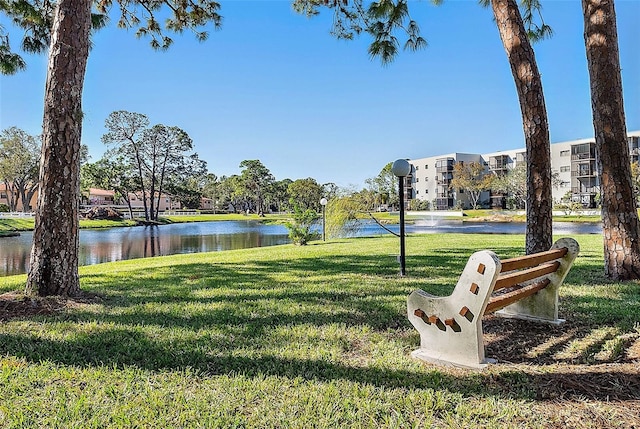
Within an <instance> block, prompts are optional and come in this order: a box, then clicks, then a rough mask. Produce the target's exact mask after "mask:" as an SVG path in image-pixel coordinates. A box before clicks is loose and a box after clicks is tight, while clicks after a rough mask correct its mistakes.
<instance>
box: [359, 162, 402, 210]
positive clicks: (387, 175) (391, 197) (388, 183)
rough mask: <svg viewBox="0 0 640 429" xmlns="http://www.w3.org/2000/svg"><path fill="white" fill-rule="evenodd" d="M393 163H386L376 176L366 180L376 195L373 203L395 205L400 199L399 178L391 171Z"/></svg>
mask: <svg viewBox="0 0 640 429" xmlns="http://www.w3.org/2000/svg"><path fill="white" fill-rule="evenodd" d="M391 165H392V163H391V162H390V163H388V164H386V165H385V166H384V167H383V168H382V170H380V173H378V175H377V176H376V177H374V178H371V179H367V180H365V183H366V185H367V186H368V187H369V190H370V191H371V192H372V193H373V195H374V196H375V197H374V199H373V201H372V203H373V204H376V205H380V204H388V205H395V204H397V203H398V202H399V201H400V196H399V195H398V178H397V177H396V176H395V175H394V174H393V171H391Z"/></svg>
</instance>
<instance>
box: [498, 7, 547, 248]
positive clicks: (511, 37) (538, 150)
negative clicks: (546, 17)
mask: <svg viewBox="0 0 640 429" xmlns="http://www.w3.org/2000/svg"><path fill="white" fill-rule="evenodd" d="M491 8H492V10H493V15H494V18H495V20H496V24H497V26H498V30H499V32H500V38H501V39H502V44H503V46H504V48H505V51H506V53H507V58H508V60H509V65H510V66H511V73H512V75H513V79H514V81H515V84H516V90H517V92H518V99H519V101H520V111H521V113H522V126H523V130H524V138H525V143H526V150H527V207H526V211H527V230H526V253H527V254H531V253H537V252H542V251H545V250H548V249H549V248H551V245H552V241H553V237H552V235H553V231H552V228H553V224H552V209H553V204H552V197H551V153H550V148H549V145H550V140H549V124H548V121H547V109H546V107H545V102H544V94H543V91H542V80H541V78H540V72H539V71H538V66H537V64H536V59H535V54H534V52H533V48H532V47H531V43H530V42H529V38H528V36H527V31H526V29H525V27H524V23H523V20H522V16H521V14H520V10H519V9H518V4H517V2H516V1H515V0H491Z"/></svg>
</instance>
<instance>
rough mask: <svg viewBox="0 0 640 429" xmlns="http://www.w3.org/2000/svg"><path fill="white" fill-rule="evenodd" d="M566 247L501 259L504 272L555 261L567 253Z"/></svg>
mask: <svg viewBox="0 0 640 429" xmlns="http://www.w3.org/2000/svg"><path fill="white" fill-rule="evenodd" d="M568 250H569V249H567V248H566V247H562V248H560V249H551V250H547V251H546V252H540V253H534V254H533V255H525V256H520V257H517V258H511V259H505V260H504V261H500V262H501V263H502V269H501V272H502V273H506V272H507V271H513V270H521V269H523V268H530V267H533V266H536V265H540V264H542V263H544V262H549V261H553V260H556V259H560V258H562V257H563V256H564V255H566V254H567V251H568Z"/></svg>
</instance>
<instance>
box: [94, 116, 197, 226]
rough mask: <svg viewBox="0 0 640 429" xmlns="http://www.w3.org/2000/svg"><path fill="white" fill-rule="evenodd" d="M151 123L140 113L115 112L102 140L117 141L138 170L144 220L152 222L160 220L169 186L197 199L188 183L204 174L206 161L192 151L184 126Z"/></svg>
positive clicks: (134, 168)
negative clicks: (163, 198) (160, 208)
mask: <svg viewBox="0 0 640 429" xmlns="http://www.w3.org/2000/svg"><path fill="white" fill-rule="evenodd" d="M148 125H149V119H148V118H147V117H146V116H145V115H143V114H141V113H132V112H126V111H117V112H112V113H111V114H110V115H109V117H108V118H107V119H106V121H105V127H106V128H107V130H108V132H107V133H106V134H105V135H103V136H102V141H103V142H104V143H105V144H115V145H116V147H117V148H119V149H120V150H121V151H122V153H124V154H126V155H127V156H128V158H129V160H130V161H129V165H130V168H131V169H132V170H134V171H135V173H136V180H137V183H138V188H137V190H138V191H140V192H142V195H143V198H142V199H143V206H144V211H145V219H146V220H147V221H153V220H157V219H158V211H159V207H160V196H161V195H162V193H163V192H164V191H165V190H166V189H167V188H173V189H174V190H175V191H176V192H180V193H182V194H183V196H184V197H186V198H194V195H193V192H192V191H193V189H190V190H189V188H188V185H187V182H188V181H189V179H191V178H195V177H197V176H199V175H203V174H204V173H205V170H206V163H204V161H202V160H200V159H198V157H197V155H196V154H190V153H189V152H190V151H191V150H192V149H193V142H192V140H191V138H189V135H188V134H187V133H186V132H185V131H183V130H182V129H180V128H178V127H167V126H165V125H162V124H158V125H154V126H153V127H151V128H148ZM187 191H188V192H187ZM199 198H200V196H197V199H198V201H199Z"/></svg>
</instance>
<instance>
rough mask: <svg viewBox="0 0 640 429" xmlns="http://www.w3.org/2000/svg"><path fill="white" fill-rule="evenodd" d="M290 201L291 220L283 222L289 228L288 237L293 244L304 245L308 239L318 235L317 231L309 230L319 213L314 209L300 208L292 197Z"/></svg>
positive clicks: (315, 237)
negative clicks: (291, 208) (291, 209)
mask: <svg viewBox="0 0 640 429" xmlns="http://www.w3.org/2000/svg"><path fill="white" fill-rule="evenodd" d="M290 203H291V205H292V206H293V216H292V217H293V221H292V222H287V223H285V225H286V227H287V228H288V229H289V238H291V240H292V241H293V243H294V244H297V245H300V246H305V245H306V244H307V243H308V242H309V241H311V240H314V239H317V238H319V237H320V234H319V233H317V232H313V231H311V228H312V227H313V225H315V223H316V222H317V220H318V218H319V217H320V215H319V214H318V212H317V211H316V210H312V209H303V208H301V207H300V206H299V205H298V204H297V203H296V202H295V201H294V200H293V199H291V202H290Z"/></svg>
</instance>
